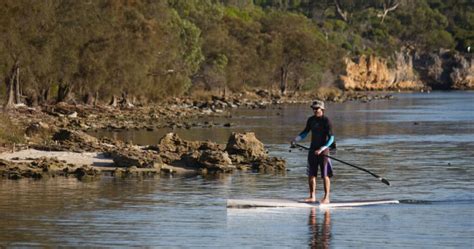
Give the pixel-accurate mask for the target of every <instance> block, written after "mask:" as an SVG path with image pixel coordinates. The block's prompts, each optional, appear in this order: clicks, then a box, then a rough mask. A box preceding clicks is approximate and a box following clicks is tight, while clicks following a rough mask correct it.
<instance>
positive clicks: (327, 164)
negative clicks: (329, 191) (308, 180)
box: [306, 149, 333, 178]
mask: <svg viewBox="0 0 474 249" xmlns="http://www.w3.org/2000/svg"><path fill="white" fill-rule="evenodd" d="M323 154H324V155H329V149H326V150H324V151H323V152H321V155H319V156H316V155H315V154H314V150H310V151H309V153H308V167H307V169H306V174H307V175H308V176H314V177H316V176H318V168H319V169H321V178H324V177H326V176H328V177H332V176H333V172H332V163H331V160H330V159H329V158H328V157H325V156H323Z"/></svg>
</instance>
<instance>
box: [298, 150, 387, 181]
mask: <svg viewBox="0 0 474 249" xmlns="http://www.w3.org/2000/svg"><path fill="white" fill-rule="evenodd" d="M293 145H295V146H297V147H300V148H303V149H306V150H309V148H308V147H306V146H303V145H301V144H297V143H295V144H293ZM323 156H325V157H328V158H331V159H332V160H334V161H338V162H340V163H343V164H346V165H349V166H351V167H354V168H356V169H358V170H362V171H364V172H367V173H369V174H371V175H372V176H374V177H375V178H377V179H379V181H381V182H383V183H385V184H387V185H388V186H390V182H389V181H388V180H387V179H385V178H383V177H381V176H379V175H377V174H374V173H372V172H370V171H369V170H367V169H364V168H362V167H359V166H357V165H354V164H352V163H348V162H345V161H342V160H340V159H337V158H335V157H332V156H329V155H324V154H323Z"/></svg>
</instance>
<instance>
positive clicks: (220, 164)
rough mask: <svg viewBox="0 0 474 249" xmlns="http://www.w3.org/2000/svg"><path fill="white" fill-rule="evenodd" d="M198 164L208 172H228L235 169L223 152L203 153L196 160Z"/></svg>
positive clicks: (207, 151)
mask: <svg viewBox="0 0 474 249" xmlns="http://www.w3.org/2000/svg"><path fill="white" fill-rule="evenodd" d="M198 163H199V164H200V165H201V167H203V168H206V169H207V170H209V171H220V172H230V171H232V170H234V169H235V166H234V165H232V161H231V160H230V158H229V155H228V154H227V152H225V151H211V150H206V151H203V152H202V153H201V156H200V157H199V159H198Z"/></svg>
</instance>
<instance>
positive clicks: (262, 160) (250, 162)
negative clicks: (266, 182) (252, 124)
mask: <svg viewBox="0 0 474 249" xmlns="http://www.w3.org/2000/svg"><path fill="white" fill-rule="evenodd" d="M225 150H226V151H227V153H229V155H230V159H231V160H232V163H233V164H235V165H237V167H238V168H246V167H251V168H252V169H254V170H258V171H280V170H285V168H286V162H285V160H283V159H282V158H279V157H269V156H268V153H267V152H266V150H265V148H264V146H263V143H262V142H260V141H259V140H258V139H257V137H256V136H255V133H253V132H246V133H235V132H234V133H232V134H231V135H230V137H229V140H228V142H227V145H226V148H225Z"/></svg>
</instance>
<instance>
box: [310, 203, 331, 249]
mask: <svg viewBox="0 0 474 249" xmlns="http://www.w3.org/2000/svg"><path fill="white" fill-rule="evenodd" d="M316 211H317V208H312V209H311V212H310V213H309V218H308V225H309V232H310V234H311V237H310V239H309V243H308V245H309V246H310V247H311V248H318V249H319V248H323V249H326V248H329V244H330V241H331V213H330V212H329V209H320V211H322V212H324V215H323V217H324V218H323V223H322V224H318V221H317V212H316Z"/></svg>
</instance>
